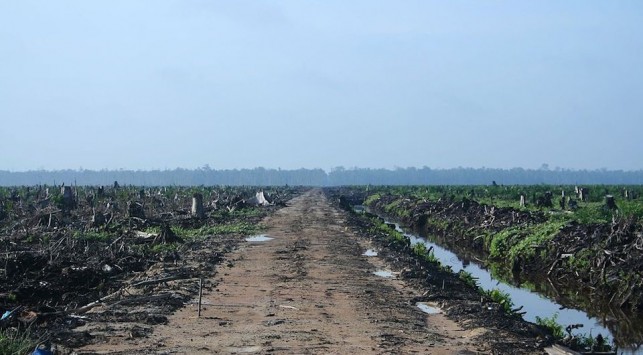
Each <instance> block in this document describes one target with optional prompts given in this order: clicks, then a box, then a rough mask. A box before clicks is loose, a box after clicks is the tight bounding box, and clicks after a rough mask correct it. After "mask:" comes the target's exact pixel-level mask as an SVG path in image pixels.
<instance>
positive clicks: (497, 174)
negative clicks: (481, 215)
mask: <svg viewBox="0 0 643 355" xmlns="http://www.w3.org/2000/svg"><path fill="white" fill-rule="evenodd" d="M114 181H118V183H119V184H125V185H140V186H167V185H181V186H198V185H236V186H238V185H247V186H277V185H291V186H338V185H368V184H370V185H490V184H492V183H493V182H495V183H497V184H499V185H538V184H551V185H571V184H584V185H590V184H610V185H640V184H643V170H636V171H623V170H606V169H601V170H568V169H555V170H549V169H543V168H541V169H523V168H513V169H490V168H477V169H474V168H452V169H431V168H428V167H423V168H398V169H394V170H390V169H369V168H350V169H346V168H344V167H337V168H333V169H332V170H331V171H330V172H326V171H324V170H322V169H297V170H281V169H266V168H254V169H227V170H214V169H210V168H209V167H207V166H206V167H204V168H199V169H181V168H177V169H173V170H99V171H96V170H55V171H45V170H36V171H26V172H10V171H3V170H0V186H16V185H44V184H46V185H55V184H57V185H60V184H62V183H65V184H67V185H71V184H77V185H109V184H113V183H114Z"/></svg>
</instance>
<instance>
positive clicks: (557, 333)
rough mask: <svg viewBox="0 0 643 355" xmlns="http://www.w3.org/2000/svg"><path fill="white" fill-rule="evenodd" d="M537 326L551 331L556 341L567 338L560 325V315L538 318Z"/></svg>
mask: <svg viewBox="0 0 643 355" xmlns="http://www.w3.org/2000/svg"><path fill="white" fill-rule="evenodd" d="M536 324H538V325H540V326H541V327H544V328H545V329H547V330H549V331H550V332H551V334H552V335H553V336H554V339H556V340H561V339H563V337H564V336H565V331H564V330H563V326H562V325H561V324H560V323H558V313H555V314H554V315H553V316H551V317H543V318H541V317H538V316H536Z"/></svg>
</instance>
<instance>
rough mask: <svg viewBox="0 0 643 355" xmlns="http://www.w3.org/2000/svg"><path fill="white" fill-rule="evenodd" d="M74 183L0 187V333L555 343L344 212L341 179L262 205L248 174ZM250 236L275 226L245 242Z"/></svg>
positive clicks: (164, 349) (399, 343) (276, 343)
mask: <svg viewBox="0 0 643 355" xmlns="http://www.w3.org/2000/svg"><path fill="white" fill-rule="evenodd" d="M72 191H73V194H72V199H71V200H65V198H64V189H62V190H60V189H57V190H56V191H53V190H52V189H51V188H50V192H49V193H48V194H49V196H47V195H46V194H47V191H46V190H45V189H44V188H43V189H38V188H29V189H27V188H16V189H13V190H12V189H8V191H7V190H5V195H4V196H3V204H4V206H5V209H4V211H6V214H5V215H4V216H3V221H2V235H3V237H2V240H3V243H4V248H5V252H4V253H3V254H2V256H3V260H2V262H3V264H4V265H5V268H4V270H5V272H4V273H3V275H2V276H3V283H2V287H3V288H2V290H0V292H1V293H2V298H1V306H2V307H3V309H5V310H10V311H12V312H11V315H10V316H9V317H7V318H5V319H4V320H3V321H2V329H3V333H2V334H3V335H4V336H6V338H12V337H13V335H15V334H24V335H25V339H26V341H27V345H26V346H27V347H31V346H34V344H35V343H36V342H38V343H52V344H55V345H56V346H57V348H58V351H59V352H60V353H71V352H76V353H82V354H95V353H115V352H119V353H123V354H138V353H204V354H206V353H234V352H237V353H239V352H246V353H273V352H280V353H344V352H346V351H352V352H359V353H391V352H404V353H438V354H464V353H476V352H477V353H491V352H493V353H541V352H542V351H543V349H544V348H545V347H546V346H549V345H550V344H551V343H552V341H553V337H552V335H551V334H549V333H548V331H547V330H546V329H545V328H543V327H539V326H536V325H534V324H531V323H528V322H525V321H523V320H522V319H521V317H520V316H519V315H517V314H514V313H512V312H511V310H509V311H508V310H507V309H506V305H503V303H502V300H499V299H497V298H494V296H493V295H487V296H484V295H483V296H482V297H481V295H480V294H479V293H478V292H477V291H476V290H475V289H474V288H471V287H469V286H467V283H466V281H465V280H462V279H461V278H460V277H458V275H455V274H452V273H449V272H447V271H445V270H443V269H442V268H440V267H439V266H438V265H435V264H434V263H431V262H430V261H428V260H424V259H421V258H418V257H417V255H416V254H414V253H413V252H412V250H411V249H409V247H408V244H407V243H399V242H395V240H394V239H391V238H392V237H391V235H390V234H389V233H388V231H387V230H386V229H383V228H381V226H380V225H379V222H376V221H372V220H371V219H369V218H366V217H364V216H361V215H357V214H355V213H352V212H350V211H345V210H342V209H341V208H340V205H341V204H340V203H339V201H342V200H343V199H342V198H341V191H339V190H328V191H327V192H326V193H323V192H322V190H320V189H313V190H308V191H306V192H305V193H304V190H302V189H296V188H271V189H268V188H266V189H264V192H265V196H266V197H267V198H268V200H270V201H272V205H270V206H254V203H252V202H256V199H255V192H256V191H257V190H255V189H248V188H235V189H229V188H198V189H183V188H176V187H173V188H169V187H168V188H160V189H159V188H156V189H139V188H131V187H110V188H105V189H103V190H102V191H100V190H98V189H97V188H78V189H76V188H74V189H72ZM7 192H8V193H7ZM59 193H60V195H59ZM197 195H201V196H203V201H204V203H203V205H204V211H203V215H202V216H197V215H194V214H193V212H192V211H191V208H190V207H191V201H192V200H193V199H192V197H193V196H197ZM295 196H297V197H295ZM292 197H295V198H294V199H292V200H290V199H291V198H292ZM253 200H254V201H253ZM43 201H47V202H43ZM286 201H289V202H287V203H286ZM9 202H11V203H9ZM128 202H129V203H128ZM108 204H109V207H107V205H108ZM6 206H10V208H6ZM123 206H127V207H123ZM132 206H135V207H132ZM99 214H102V215H103V217H104V218H100V217H97V216H98V215H99ZM255 234H265V235H267V236H269V237H271V238H273V239H271V240H268V241H265V242H260V241H257V242H255V241H246V239H245V238H246V237H247V236H249V235H255ZM260 240H261V239H260ZM369 249H370V250H371V252H373V251H375V252H374V254H376V255H375V256H369V255H373V254H364V252H365V251H366V250H369ZM376 271H380V272H379V273H376ZM199 294H201V297H199ZM199 300H200V302H199ZM199 304H201V314H200V317H199V311H198V309H199V306H198V305H199ZM418 305H422V306H423V307H425V310H428V312H429V313H431V314H427V313H424V312H423V311H422V310H421V309H420V308H419V307H418ZM14 343H15V342H14Z"/></svg>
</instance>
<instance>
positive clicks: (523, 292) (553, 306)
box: [386, 221, 643, 354]
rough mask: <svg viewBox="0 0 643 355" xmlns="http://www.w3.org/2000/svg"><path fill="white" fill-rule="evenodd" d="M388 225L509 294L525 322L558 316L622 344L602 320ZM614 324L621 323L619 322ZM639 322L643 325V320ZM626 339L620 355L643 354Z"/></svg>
mask: <svg viewBox="0 0 643 355" xmlns="http://www.w3.org/2000/svg"><path fill="white" fill-rule="evenodd" d="M386 223H391V224H394V225H395V229H396V230H397V231H398V232H400V233H402V234H403V235H404V236H405V237H406V238H408V239H409V241H410V242H411V244H412V245H413V244H416V243H422V244H424V245H425V246H426V248H427V249H428V248H431V247H432V248H433V254H434V256H435V257H436V258H437V259H438V260H439V261H440V263H441V264H442V265H444V266H449V267H451V269H452V270H453V272H455V273H457V272H459V271H460V270H464V271H466V272H468V273H470V274H471V275H472V276H473V277H474V278H476V279H477V283H478V285H479V286H480V287H481V288H482V289H484V290H492V289H498V290H501V291H503V292H505V293H507V294H509V295H510V296H511V300H512V302H513V303H514V307H521V306H522V309H521V310H520V311H521V312H525V313H524V316H523V318H524V319H525V320H527V321H530V322H533V323H535V322H536V317H541V318H545V317H552V316H553V315H557V317H558V318H557V322H558V323H559V324H562V325H563V327H566V326H568V325H574V324H582V325H583V326H582V327H581V328H578V329H575V330H573V331H572V334H587V335H590V334H591V335H592V336H594V337H596V336H597V335H598V334H601V335H602V336H603V337H607V338H608V339H609V341H613V340H614V339H615V336H616V339H617V340H622V339H619V335H620V334H618V333H614V334H613V333H612V331H610V330H609V329H608V328H606V327H605V326H604V323H602V321H601V320H599V319H597V318H594V317H591V316H589V315H588V314H587V313H586V312H583V311H581V310H577V309H571V308H566V307H564V306H562V305H561V304H559V303H557V302H556V301H554V300H552V299H549V298H547V297H546V296H544V295H541V294H539V293H536V292H533V291H531V290H529V289H526V288H521V287H517V286H514V285H511V284H508V283H506V282H504V281H501V280H499V279H497V278H495V277H493V275H492V274H491V273H490V272H489V271H488V270H487V269H485V268H484V267H483V266H482V264H481V263H478V262H476V261H475V260H470V259H469V258H461V257H460V256H458V255H457V254H456V253H454V252H452V251H450V250H448V249H446V248H444V247H443V246H441V245H438V244H436V243H435V242H433V241H430V240H428V239H427V238H423V237H420V236H418V235H416V234H413V233H408V232H406V231H405V230H403V229H402V228H401V227H400V225H399V224H398V223H394V222H389V221H386ZM611 321H612V322H617V321H618V320H611ZM638 321H639V322H640V321H641V320H638ZM612 328H613V329H617V330H618V329H620V328H621V327H619V326H617V327H615V328H614V327H612ZM624 337H625V340H624V342H623V341H620V342H619V341H617V343H620V344H618V345H619V351H618V353H619V354H643V347H640V346H637V344H641V339H640V338H638V339H631V337H632V335H631V334H629V335H624ZM636 337H637V335H634V338H636ZM632 344H634V345H632Z"/></svg>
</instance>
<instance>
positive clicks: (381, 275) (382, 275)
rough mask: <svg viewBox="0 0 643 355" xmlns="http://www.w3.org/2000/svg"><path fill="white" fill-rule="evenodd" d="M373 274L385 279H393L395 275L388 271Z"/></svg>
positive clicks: (378, 271)
mask: <svg viewBox="0 0 643 355" xmlns="http://www.w3.org/2000/svg"><path fill="white" fill-rule="evenodd" d="M374 274H375V275H377V276H380V277H386V278H391V277H395V275H393V272H391V271H389V270H377V271H375V272H374Z"/></svg>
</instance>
